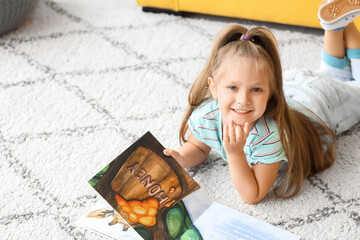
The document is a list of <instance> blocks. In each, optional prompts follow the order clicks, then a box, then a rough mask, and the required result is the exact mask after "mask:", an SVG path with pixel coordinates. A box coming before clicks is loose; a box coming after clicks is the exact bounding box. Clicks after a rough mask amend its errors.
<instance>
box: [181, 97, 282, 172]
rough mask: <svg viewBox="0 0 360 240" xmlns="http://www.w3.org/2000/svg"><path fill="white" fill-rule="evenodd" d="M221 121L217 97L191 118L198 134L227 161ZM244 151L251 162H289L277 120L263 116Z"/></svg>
mask: <svg viewBox="0 0 360 240" xmlns="http://www.w3.org/2000/svg"><path fill="white" fill-rule="evenodd" d="M221 123H222V120H221V112H220V111H219V106H218V102H217V101H216V100H215V99H213V98H210V99H208V100H206V101H204V102H203V103H202V104H200V105H199V106H198V107H197V108H196V109H195V110H194V111H193V113H192V114H191V116H190V118H189V121H188V125H189V128H190V129H191V131H192V133H193V134H194V136H195V137H196V138H197V139H198V140H199V141H201V142H203V143H205V144H207V145H208V146H209V147H211V148H212V149H214V150H216V151H217V152H218V153H220V154H221V155H222V157H223V158H224V159H225V160H227V157H226V153H225V150H224V149H223V147H222V145H223V144H222V143H223V138H222V124H221ZM244 153H245V155H246V160H247V162H248V164H249V165H251V164H256V163H264V164H270V163H275V162H279V161H286V162H287V161H288V160H287V158H286V156H285V151H284V148H283V146H282V143H281V140H280V135H279V130H278V128H277V126H276V122H275V120H274V119H272V118H270V117H264V116H263V117H261V118H260V119H259V120H258V121H257V122H256V124H255V127H254V128H253V129H252V130H251V131H250V133H249V136H248V137H247V139H246V144H245V146H244Z"/></svg>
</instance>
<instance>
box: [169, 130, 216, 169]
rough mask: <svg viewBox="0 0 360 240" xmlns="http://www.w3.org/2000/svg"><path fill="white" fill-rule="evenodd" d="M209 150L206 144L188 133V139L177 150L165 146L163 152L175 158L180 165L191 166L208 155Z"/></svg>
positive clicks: (200, 161)
mask: <svg viewBox="0 0 360 240" xmlns="http://www.w3.org/2000/svg"><path fill="white" fill-rule="evenodd" d="M210 150H211V148H210V147H209V146H208V145H206V144H205V143H203V142H200V141H199V140H198V139H197V138H196V137H195V136H194V134H192V133H190V136H189V139H188V141H187V142H186V143H184V144H183V145H182V146H181V148H180V149H179V150H178V151H176V150H173V149H169V148H166V149H164V154H165V155H166V156H172V157H173V158H175V159H176V161H178V163H179V164H180V165H181V166H182V167H184V168H191V167H195V166H196V165H199V164H200V163H202V162H203V161H204V160H205V159H206V158H207V157H208V156H209V153H210Z"/></svg>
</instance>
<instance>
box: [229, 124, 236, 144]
mask: <svg viewBox="0 0 360 240" xmlns="http://www.w3.org/2000/svg"><path fill="white" fill-rule="evenodd" d="M229 140H230V142H234V141H235V140H236V137H235V129H234V123H233V121H231V122H230V125H229Z"/></svg>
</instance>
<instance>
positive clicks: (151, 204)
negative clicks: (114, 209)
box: [111, 146, 182, 226]
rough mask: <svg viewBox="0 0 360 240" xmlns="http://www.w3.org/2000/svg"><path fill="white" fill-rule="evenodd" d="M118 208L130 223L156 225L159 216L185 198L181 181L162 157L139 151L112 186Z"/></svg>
mask: <svg viewBox="0 0 360 240" xmlns="http://www.w3.org/2000/svg"><path fill="white" fill-rule="evenodd" d="M111 188H112V189H113V190H114V191H115V192H116V195H115V198H116V202H117V205H118V206H119V207H120V208H121V210H122V211H123V212H125V213H126V214H127V217H128V220H130V221H131V222H133V223H140V224H142V225H145V226H153V225H155V224H156V214H157V213H158V212H159V211H160V210H161V209H163V208H168V207H170V206H171V205H172V204H173V203H175V202H176V201H177V200H178V198H179V197H180V195H181V194H182V187H181V182H180V180H179V177H178V176H177V175H176V173H175V172H174V170H173V169H172V168H171V167H170V166H169V165H168V163H167V162H166V161H164V160H163V159H162V158H161V157H160V156H158V155H157V154H155V153H154V152H152V151H151V150H149V149H147V148H145V147H142V146H140V147H138V148H137V149H136V150H135V151H134V152H133V153H132V154H131V155H130V157H129V158H128V159H127V160H126V161H125V163H124V165H123V166H122V167H121V168H120V170H119V172H118V173H117V174H116V176H115V178H114V179H113V180H112V182H111Z"/></svg>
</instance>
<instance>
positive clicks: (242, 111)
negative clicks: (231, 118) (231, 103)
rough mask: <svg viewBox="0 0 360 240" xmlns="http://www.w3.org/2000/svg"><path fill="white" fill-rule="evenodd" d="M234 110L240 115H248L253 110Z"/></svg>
mask: <svg viewBox="0 0 360 240" xmlns="http://www.w3.org/2000/svg"><path fill="white" fill-rule="evenodd" d="M232 110H233V111H234V112H236V113H238V114H248V113H250V112H252V110H238V109H232Z"/></svg>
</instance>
